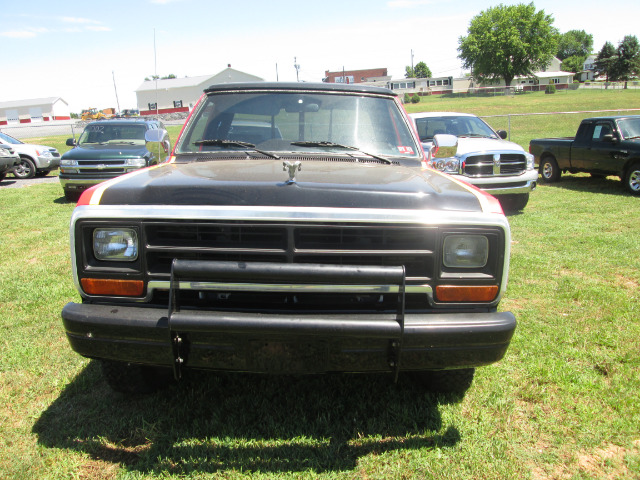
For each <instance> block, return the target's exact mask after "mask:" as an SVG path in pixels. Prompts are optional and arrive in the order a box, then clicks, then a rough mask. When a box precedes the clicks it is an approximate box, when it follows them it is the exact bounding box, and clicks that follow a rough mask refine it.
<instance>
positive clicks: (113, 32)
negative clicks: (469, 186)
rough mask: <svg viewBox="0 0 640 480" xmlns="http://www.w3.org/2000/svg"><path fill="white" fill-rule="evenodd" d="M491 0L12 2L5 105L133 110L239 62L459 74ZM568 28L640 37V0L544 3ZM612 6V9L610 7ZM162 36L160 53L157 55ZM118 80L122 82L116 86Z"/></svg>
mask: <svg viewBox="0 0 640 480" xmlns="http://www.w3.org/2000/svg"><path fill="white" fill-rule="evenodd" d="M500 3H503V4H516V3H529V2H528V1H525V2H509V1H502V2H500V1H485V0H351V1H349V0H321V1H318V0H316V1H313V2H305V1H300V0H299V1H288V0H271V1H264V0H244V1H236V2H229V1H224V2H223V1H215V0H213V1H212V0H209V1H204V0H129V1H123V0H109V1H105V2H96V1H88V0H82V1H76V0H65V1H64V2H51V1H50V0H34V1H30V0H23V1H22V2H9V1H8V0H2V7H1V8H0V20H1V21H0V45H1V46H2V51H3V53H4V55H3V58H4V60H5V62H3V66H2V70H0V71H1V72H2V73H1V74H0V101H9V100H20V99H28V98H40V97H62V98H63V99H64V100H65V101H66V102H67V103H69V105H70V107H71V110H72V111H80V110H81V109H82V108H86V107H98V108H106V107H117V104H116V90H117V95H118V100H119V105H120V108H122V109H123V108H135V93H134V91H135V89H136V88H137V87H138V86H139V85H140V84H141V83H142V82H143V81H144V78H145V77H147V76H151V75H153V74H154V72H156V71H157V73H158V74H159V75H161V76H163V75H167V74H169V73H173V74H175V75H177V76H179V77H184V76H198V75H214V74H216V73H218V72H219V71H221V70H222V69H224V68H226V66H227V65H228V64H231V66H232V67H233V68H236V69H238V70H242V71H245V72H247V73H251V74H253V75H258V76H260V77H262V78H264V79H265V80H276V79H278V80H280V81H295V80H296V69H295V68H294V58H295V59H296V61H297V63H298V64H299V65H300V69H299V78H300V80H303V81H310V82H311V81H320V80H321V79H322V78H323V76H324V72H325V70H331V71H335V70H341V69H342V68H343V67H344V68H345V69H347V70H350V69H365V68H378V67H386V68H387V69H388V72H389V74H390V75H392V76H393V77H394V78H403V76H404V69H405V66H407V65H410V64H411V61H412V57H411V53H412V52H413V62H414V64H415V63H417V62H419V61H424V62H425V63H426V64H427V65H428V66H429V68H430V69H431V71H432V72H433V74H434V75H437V76H439V75H443V76H445V75H446V76H459V75H461V74H462V73H463V71H462V69H461V64H460V60H459V59H458V58H457V47H458V38H459V37H460V36H464V35H466V34H467V28H468V26H469V22H470V21H471V19H472V18H473V17H474V16H475V15H477V14H478V13H480V12H481V11H482V10H485V9H487V8H489V7H492V6H496V5H498V4H500ZM534 4H535V6H536V9H538V10H540V9H542V10H544V11H545V13H547V14H551V15H552V16H553V17H554V26H555V27H556V28H558V29H559V30H560V31H561V32H566V31H568V30H573V29H577V30H585V31H586V32H587V33H590V34H592V35H593V37H594V50H596V51H598V50H600V48H601V47H602V45H603V44H604V42H605V41H610V42H611V43H613V44H614V45H617V44H618V42H619V41H620V40H622V38H623V37H624V36H625V35H636V36H638V37H640V27H638V18H640V2H638V0H614V1H612V2H610V3H603V2H602V1H595V0H594V1H592V0H582V1H580V0H564V1H562V2H558V1H557V0H543V1H535V2H534ZM605 12H609V13H605ZM154 37H155V56H154ZM114 77H115V86H116V88H114Z"/></svg>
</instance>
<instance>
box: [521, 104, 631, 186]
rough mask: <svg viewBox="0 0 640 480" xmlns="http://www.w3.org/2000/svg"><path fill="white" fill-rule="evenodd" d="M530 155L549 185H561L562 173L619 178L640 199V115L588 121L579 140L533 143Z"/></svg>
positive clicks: (579, 129) (583, 123)
mask: <svg viewBox="0 0 640 480" xmlns="http://www.w3.org/2000/svg"><path fill="white" fill-rule="evenodd" d="M529 152H530V153H532V154H533V155H534V156H535V159H536V162H537V163H538V164H539V165H540V175H541V176H542V180H543V181H545V182H555V181H558V180H559V179H560V175H561V173H562V172H569V173H577V172H587V173H590V174H591V175H593V176H601V177H604V176H607V175H617V176H619V177H620V178H621V179H622V181H623V182H624V185H625V187H626V188H627V189H628V190H629V191H630V192H631V193H632V194H634V195H640V115H634V116H614V117H595V118H585V119H584V120H583V121H582V123H581V124H580V127H578V133H577V134H576V137H575V138H539V139H535V140H531V142H530V143H529Z"/></svg>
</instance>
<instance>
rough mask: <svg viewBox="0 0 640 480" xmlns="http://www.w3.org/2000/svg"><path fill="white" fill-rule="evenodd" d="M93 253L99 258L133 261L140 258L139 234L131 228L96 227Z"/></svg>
mask: <svg viewBox="0 0 640 480" xmlns="http://www.w3.org/2000/svg"><path fill="white" fill-rule="evenodd" d="M93 254H94V255H95V257H96V258H97V259H98V260H103V261H114V262H133V261H134V260H136V259H137V258H138V234H137V233H136V231H135V230H133V229H131V228H96V229H95V230H94V231H93Z"/></svg>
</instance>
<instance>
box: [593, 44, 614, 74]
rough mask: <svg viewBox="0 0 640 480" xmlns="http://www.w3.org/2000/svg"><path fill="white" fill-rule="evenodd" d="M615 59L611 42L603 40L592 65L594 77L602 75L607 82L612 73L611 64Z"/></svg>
mask: <svg viewBox="0 0 640 480" xmlns="http://www.w3.org/2000/svg"><path fill="white" fill-rule="evenodd" d="M615 61H616V49H615V48H614V46H613V44H612V43H611V42H605V44H604V45H603V46H602V48H601V49H600V51H599V52H598V56H597V57H596V61H595V62H594V65H595V67H596V69H595V75H596V77H600V76H602V75H604V77H605V79H606V81H607V82H608V81H609V79H610V77H611V75H612V73H613V71H612V70H613V64H614V63H615Z"/></svg>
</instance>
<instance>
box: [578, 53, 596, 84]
mask: <svg viewBox="0 0 640 480" xmlns="http://www.w3.org/2000/svg"><path fill="white" fill-rule="evenodd" d="M597 58H598V56H597V55H589V56H588V57H587V59H586V60H585V61H584V64H583V65H582V71H581V72H580V81H581V82H589V81H591V80H595V79H596V71H595V70H596V59H597Z"/></svg>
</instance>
